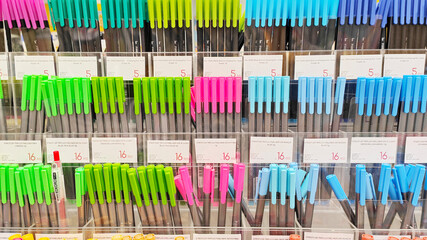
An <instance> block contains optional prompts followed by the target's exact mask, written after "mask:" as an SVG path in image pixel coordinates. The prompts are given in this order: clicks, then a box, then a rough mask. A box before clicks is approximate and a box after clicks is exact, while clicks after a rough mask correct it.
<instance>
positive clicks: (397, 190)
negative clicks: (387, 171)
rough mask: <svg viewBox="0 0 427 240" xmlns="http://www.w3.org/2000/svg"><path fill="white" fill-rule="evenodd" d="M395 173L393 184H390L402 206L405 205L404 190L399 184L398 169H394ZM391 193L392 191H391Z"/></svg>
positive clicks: (392, 179)
mask: <svg viewBox="0 0 427 240" xmlns="http://www.w3.org/2000/svg"><path fill="white" fill-rule="evenodd" d="M392 172H393V176H394V177H392V178H391V183H390V187H389V189H390V188H392V189H393V191H394V192H395V193H396V195H397V196H396V200H399V201H400V203H401V204H403V197H402V189H401V188H400V184H399V176H398V174H397V170H396V168H393V169H392ZM389 192H391V191H389Z"/></svg>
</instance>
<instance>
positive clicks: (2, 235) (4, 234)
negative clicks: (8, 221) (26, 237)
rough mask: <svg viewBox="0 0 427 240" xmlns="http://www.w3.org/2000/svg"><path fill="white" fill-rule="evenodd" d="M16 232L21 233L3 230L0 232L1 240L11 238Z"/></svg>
mask: <svg viewBox="0 0 427 240" xmlns="http://www.w3.org/2000/svg"><path fill="white" fill-rule="evenodd" d="M15 234H21V233H8V232H2V233H0V240H9V237H11V236H12V235H15Z"/></svg>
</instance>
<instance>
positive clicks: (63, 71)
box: [58, 56, 98, 78]
mask: <svg viewBox="0 0 427 240" xmlns="http://www.w3.org/2000/svg"><path fill="white" fill-rule="evenodd" d="M58 72H59V76H61V77H86V78H90V77H92V76H98V60H97V58H96V56H88V57H80V56H76V57H70V56H59V57H58Z"/></svg>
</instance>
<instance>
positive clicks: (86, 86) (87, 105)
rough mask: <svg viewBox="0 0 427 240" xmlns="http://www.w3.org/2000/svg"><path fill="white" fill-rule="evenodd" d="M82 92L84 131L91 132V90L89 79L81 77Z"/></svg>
mask: <svg viewBox="0 0 427 240" xmlns="http://www.w3.org/2000/svg"><path fill="white" fill-rule="evenodd" d="M82 93H83V98H82V100H83V113H84V118H85V124H86V133H93V120H92V92H91V87H90V79H89V78H82Z"/></svg>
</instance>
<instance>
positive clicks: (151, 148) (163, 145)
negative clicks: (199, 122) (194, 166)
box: [147, 140, 190, 164]
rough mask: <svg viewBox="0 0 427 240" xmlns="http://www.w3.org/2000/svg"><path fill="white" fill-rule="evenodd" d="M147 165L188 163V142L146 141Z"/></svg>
mask: <svg viewBox="0 0 427 240" xmlns="http://www.w3.org/2000/svg"><path fill="white" fill-rule="evenodd" d="M147 162H148V163H183V164H185V163H189V162H190V141H188V140H179V141H178V140H177V141H175V140H148V141H147Z"/></svg>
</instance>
